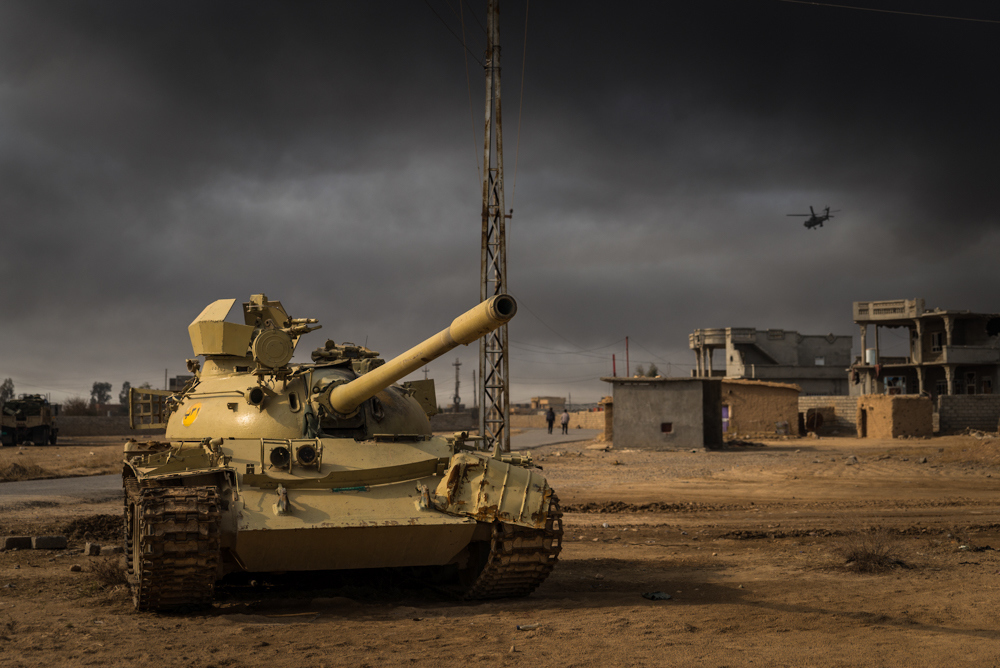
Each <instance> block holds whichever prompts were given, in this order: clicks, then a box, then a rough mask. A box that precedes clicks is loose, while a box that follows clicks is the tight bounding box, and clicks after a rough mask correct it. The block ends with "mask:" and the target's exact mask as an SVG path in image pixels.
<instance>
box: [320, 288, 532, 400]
mask: <svg viewBox="0 0 1000 668" xmlns="http://www.w3.org/2000/svg"><path fill="white" fill-rule="evenodd" d="M515 313H517V302H515V301H514V298H513V297H511V296H510V295H496V296H495V297H491V298H490V299H487V300H486V301H484V302H483V303H481V304H479V305H478V306H476V307H474V308H472V309H470V310H468V311H466V312H465V313H463V314H462V315H460V316H458V317H457V318H455V319H454V320H453V321H452V323H451V325H450V326H449V327H447V328H445V329H443V330H441V331H440V332H438V333H437V334H435V335H434V336H432V337H430V338H429V339H427V340H426V341H424V342H423V343H420V344H417V345H416V346H414V347H413V348H410V349H409V350H407V351H406V352H405V353H403V354H402V355H399V356H398V357H395V358H393V359H392V360H390V361H388V362H386V363H385V364H383V365H382V366H380V367H378V368H375V369H373V370H371V371H369V372H368V373H366V374H364V375H363V376H361V377H359V378H356V379H354V380H352V381H350V382H348V383H344V384H343V385H338V386H337V387H335V388H333V390H332V391H331V392H330V404H331V405H332V406H333V408H334V409H335V410H336V411H338V412H340V413H350V412H351V411H353V410H354V409H356V408H357V407H358V406H360V405H361V404H362V403H364V402H365V401H366V400H368V399H369V398H371V397H373V396H375V395H376V394H377V393H378V392H380V391H381V390H383V389H385V388H387V387H389V386H390V385H392V384H393V383H395V382H396V381H397V380H400V379H401V378H404V377H405V376H407V375H409V374H411V373H413V372H414V371H416V370H417V369H419V368H420V367H422V366H424V365H425V364H427V363H428V362H431V361H433V360H435V359H437V358H438V357H441V356H442V355H444V354H445V353H447V352H448V351H449V350H452V349H454V348H456V347H457V346H459V345H468V344H470V343H472V342H473V341H476V340H477V339H479V338H480V337H481V336H484V335H485V334H488V333H490V332H492V331H493V330H495V329H497V328H499V327H501V326H503V325H505V324H507V322H509V321H510V319H511V318H513V317H514V314H515Z"/></svg>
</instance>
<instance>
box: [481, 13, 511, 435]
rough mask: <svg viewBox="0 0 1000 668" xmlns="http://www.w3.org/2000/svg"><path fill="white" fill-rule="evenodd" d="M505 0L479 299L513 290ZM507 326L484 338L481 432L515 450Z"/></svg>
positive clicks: (494, 16)
mask: <svg viewBox="0 0 1000 668" xmlns="http://www.w3.org/2000/svg"><path fill="white" fill-rule="evenodd" d="M499 2H500V0H487V9H486V61H485V65H484V70H485V73H486V123H485V129H486V133H485V139H484V151H483V153H484V155H483V240H482V248H481V251H482V262H481V264H480V282H479V301H481V302H482V301H486V300H487V299H489V298H490V297H493V296H494V295H499V294H504V293H506V292H507V232H506V218H507V217H508V216H507V215H505V214H504V200H503V130H502V127H501V123H500V118H501V117H500V5H499ZM507 351H508V347H507V325H502V326H501V327H500V328H499V329H496V330H494V331H493V332H490V333H489V334H487V335H486V336H485V337H483V338H482V339H480V340H479V382H480V385H479V387H478V388H477V390H478V393H479V406H480V411H479V434H480V436H482V438H483V448H484V449H486V450H492V451H493V452H509V451H510V430H509V429H508V424H509V422H510V384H509V381H508V378H509V374H508V363H507V362H508V360H507Z"/></svg>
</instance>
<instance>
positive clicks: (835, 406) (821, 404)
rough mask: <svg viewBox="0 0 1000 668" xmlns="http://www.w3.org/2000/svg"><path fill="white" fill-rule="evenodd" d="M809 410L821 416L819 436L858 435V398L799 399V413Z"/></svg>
mask: <svg viewBox="0 0 1000 668" xmlns="http://www.w3.org/2000/svg"><path fill="white" fill-rule="evenodd" d="M810 408H812V409H817V410H819V411H820V414H821V415H822V416H823V427H822V428H821V429H820V430H819V433H820V434H835V433H848V434H856V433H858V423H857V419H858V416H857V411H858V397H846V396H808V397H799V412H800V413H803V414H805V413H806V412H807V411H808V410H809V409H810Z"/></svg>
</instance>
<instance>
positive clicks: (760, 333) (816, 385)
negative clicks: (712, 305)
mask: <svg viewBox="0 0 1000 668" xmlns="http://www.w3.org/2000/svg"><path fill="white" fill-rule="evenodd" d="M852 345H853V339H852V337H850V336H838V335H836V334H828V335H825V336H824V335H815V334H799V333H798V332H793V331H788V330H784V329H766V330H758V329H752V328H746V327H726V328H719V329H696V330H694V332H693V333H691V334H690V335H688V347H689V348H690V349H691V350H693V351H694V354H695V369H694V371H693V372H692V374H691V375H692V376H694V377H695V378H743V379H747V380H763V381H768V382H772V383H788V384H792V385H798V386H799V387H800V388H802V393H803V394H821V395H837V394H840V395H846V394H848V381H847V379H845V378H844V370H845V369H847V367H848V366H850V364H851V346H852ZM716 351H720V352H722V353H723V355H724V362H723V364H722V365H720V368H719V369H716V368H715V364H714V361H713V358H714V353H715V352H716Z"/></svg>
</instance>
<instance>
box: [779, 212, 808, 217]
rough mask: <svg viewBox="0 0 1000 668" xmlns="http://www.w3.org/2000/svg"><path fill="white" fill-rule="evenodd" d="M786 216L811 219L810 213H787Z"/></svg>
mask: <svg viewBox="0 0 1000 668" xmlns="http://www.w3.org/2000/svg"><path fill="white" fill-rule="evenodd" d="M785 215H786V216H805V217H807V218H808V217H809V214H808V213H786V214H785Z"/></svg>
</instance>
